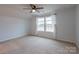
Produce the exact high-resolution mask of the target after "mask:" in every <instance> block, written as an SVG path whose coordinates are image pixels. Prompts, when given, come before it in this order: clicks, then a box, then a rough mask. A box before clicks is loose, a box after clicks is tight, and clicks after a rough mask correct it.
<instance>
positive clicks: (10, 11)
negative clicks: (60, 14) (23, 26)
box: [0, 4, 74, 18]
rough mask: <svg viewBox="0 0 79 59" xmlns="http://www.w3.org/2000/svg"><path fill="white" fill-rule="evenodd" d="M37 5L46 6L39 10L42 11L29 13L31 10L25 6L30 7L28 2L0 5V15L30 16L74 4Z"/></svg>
mask: <svg viewBox="0 0 79 59" xmlns="http://www.w3.org/2000/svg"><path fill="white" fill-rule="evenodd" d="M36 6H37V7H38V6H39V7H44V9H42V10H39V11H40V13H29V12H30V10H24V9H23V8H25V7H26V8H29V7H30V6H29V5H28V4H20V5H17V4H13V5H12V4H7V5H6V4H3V5H0V16H16V17H23V18H26V17H29V16H31V15H45V14H48V13H51V12H54V13H55V11H56V10H58V9H61V8H67V7H72V6H74V5H67V4H66V5H63V4H38V5H36Z"/></svg>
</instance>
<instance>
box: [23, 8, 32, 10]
mask: <svg viewBox="0 0 79 59" xmlns="http://www.w3.org/2000/svg"><path fill="white" fill-rule="evenodd" d="M23 9H24V10H31V8H23Z"/></svg>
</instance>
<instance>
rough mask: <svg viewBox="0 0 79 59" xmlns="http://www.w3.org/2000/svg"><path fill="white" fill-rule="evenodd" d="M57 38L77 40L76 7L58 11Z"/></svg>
mask: <svg viewBox="0 0 79 59" xmlns="http://www.w3.org/2000/svg"><path fill="white" fill-rule="evenodd" d="M56 18H57V27H56V28H57V29H56V30H57V31H56V35H57V36H56V39H58V40H63V41H68V42H75V7H72V8H64V9H60V10H58V11H57V17H56Z"/></svg>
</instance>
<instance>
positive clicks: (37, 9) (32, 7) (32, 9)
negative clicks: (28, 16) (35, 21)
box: [23, 4, 44, 13]
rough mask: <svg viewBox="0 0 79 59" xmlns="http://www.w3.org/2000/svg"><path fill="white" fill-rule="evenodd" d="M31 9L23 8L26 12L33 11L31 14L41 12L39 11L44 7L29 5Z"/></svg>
mask: <svg viewBox="0 0 79 59" xmlns="http://www.w3.org/2000/svg"><path fill="white" fill-rule="evenodd" d="M29 6H30V8H23V9H24V10H31V11H30V12H31V13H34V12H39V9H44V8H43V7H37V6H36V5H35V4H29Z"/></svg>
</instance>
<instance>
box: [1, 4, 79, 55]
mask: <svg viewBox="0 0 79 59" xmlns="http://www.w3.org/2000/svg"><path fill="white" fill-rule="evenodd" d="M78 53H79V5H77V4H76V5H75V4H0V54H78Z"/></svg>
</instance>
